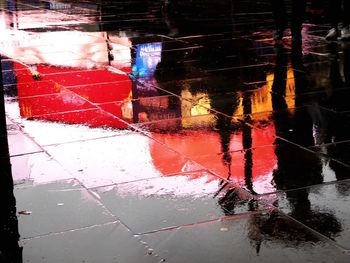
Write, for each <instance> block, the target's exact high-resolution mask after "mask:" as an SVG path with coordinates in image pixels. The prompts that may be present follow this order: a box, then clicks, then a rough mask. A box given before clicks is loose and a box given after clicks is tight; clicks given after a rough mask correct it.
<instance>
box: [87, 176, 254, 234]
mask: <svg viewBox="0 0 350 263" xmlns="http://www.w3.org/2000/svg"><path fill="white" fill-rule="evenodd" d="M93 191H94V192H95V194H96V196H98V198H99V200H100V201H101V202H102V203H103V204H104V205H105V206H106V207H107V208H108V209H109V210H110V211H112V213H113V214H115V215H116V216H117V217H118V218H119V219H120V220H121V221H122V222H123V223H124V224H126V225H127V226H128V227H129V228H130V229H132V230H133V231H134V232H136V233H145V232H152V231H155V230H159V229H163V228H172V227H176V226H180V225H188V224H193V223H196V222H203V221H207V220H213V219H217V218H221V217H224V216H229V215H233V214H240V213H245V212H247V211H249V210H250V209H252V207H256V209H258V208H257V207H258V205H257V203H255V202H254V200H251V197H250V195H249V194H247V193H245V192H244V191H241V190H240V189H238V188H235V187H234V186H232V185H230V184H228V183H225V181H223V180H221V179H219V178H217V177H215V176H213V175H212V174H211V173H208V172H206V171H198V172H190V173H184V174H178V175H174V176H170V177H161V178H155V179H149V180H141V181H137V182H133V183H127V184H118V185H116V186H110V187H102V188H96V189H94V190H93Z"/></svg>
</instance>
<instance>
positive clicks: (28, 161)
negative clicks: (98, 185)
mask: <svg viewBox="0 0 350 263" xmlns="http://www.w3.org/2000/svg"><path fill="white" fill-rule="evenodd" d="M11 164H12V177H13V180H14V183H15V185H17V186H19V185H21V184H23V183H26V181H30V183H47V182H52V181H58V180H63V179H69V178H72V175H71V174H69V173H68V172H67V171H66V170H65V169H64V167H62V166H61V165H60V164H59V163H58V162H57V161H56V160H54V159H53V158H52V157H50V156H49V155H47V154H46V153H33V154H26V155H21V156H15V157H12V158H11Z"/></svg>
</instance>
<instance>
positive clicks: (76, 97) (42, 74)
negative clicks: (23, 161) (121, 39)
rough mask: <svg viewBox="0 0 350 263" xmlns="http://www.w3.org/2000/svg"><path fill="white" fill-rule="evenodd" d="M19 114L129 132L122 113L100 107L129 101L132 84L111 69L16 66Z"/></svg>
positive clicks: (124, 69) (125, 77)
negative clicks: (122, 118) (126, 129)
mask: <svg viewBox="0 0 350 263" xmlns="http://www.w3.org/2000/svg"><path fill="white" fill-rule="evenodd" d="M13 64H14V70H15V72H16V76H17V89H18V100H19V107H20V114H21V116H22V117H24V118H30V119H39V120H48V121H57V122H63V123H68V124H85V125H88V126H90V127H110V128H126V127H127V124H126V123H125V122H123V121H122V120H121V111H115V110H108V109H106V108H105V107H104V108H101V106H100V105H99V104H103V103H110V102H118V101H123V100H125V99H128V98H129V97H130V94H131V85H132V83H131V80H130V79H129V77H128V76H127V73H129V72H130V71H131V69H130V68H123V69H122V71H123V72H125V74H122V73H115V72H111V71H109V70H108V69H96V70H94V69H92V70H82V69H79V68H61V67H54V66H49V65H38V66H36V67H35V69H30V68H29V67H27V66H24V65H23V64H21V63H18V62H14V63H13Z"/></svg>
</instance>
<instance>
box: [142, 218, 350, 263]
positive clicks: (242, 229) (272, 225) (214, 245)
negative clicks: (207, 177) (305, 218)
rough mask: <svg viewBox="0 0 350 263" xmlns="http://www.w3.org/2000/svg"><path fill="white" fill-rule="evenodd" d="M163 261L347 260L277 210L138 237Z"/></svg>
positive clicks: (326, 241)
mask: <svg viewBox="0 0 350 263" xmlns="http://www.w3.org/2000/svg"><path fill="white" fill-rule="evenodd" d="M142 239H143V240H144V241H145V242H147V243H148V244H149V245H150V246H151V247H152V248H154V249H155V251H157V252H158V254H159V256H160V257H162V258H164V259H165V260H166V262H168V261H169V262H223V263H226V262H232V261H234V262H281V259H282V258H284V259H288V260H289V261H291V262H297V261H303V262H305V261H307V262H320V261H324V262H328V261H336V262H348V260H349V255H346V254H344V253H343V251H342V250H340V249H338V248H337V247H335V246H333V245H332V244H331V243H330V242H329V240H326V239H325V238H322V237H320V236H318V235H316V234H314V233H313V232H311V231H310V230H308V229H307V228H305V227H304V226H302V225H300V224H298V223H295V222H294V221H292V220H290V219H288V218H287V217H284V216H283V215H281V214H279V213H277V212H268V211H267V212H264V213H252V214H248V215H246V216H240V217H233V218H228V219H221V220H216V221H213V222H206V223H203V224H194V225H191V226H185V227H180V228H177V229H172V230H168V231H160V232H156V233H152V234H147V235H143V236H142Z"/></svg>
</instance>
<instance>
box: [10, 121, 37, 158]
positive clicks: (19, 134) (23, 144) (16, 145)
mask: <svg viewBox="0 0 350 263" xmlns="http://www.w3.org/2000/svg"><path fill="white" fill-rule="evenodd" d="M6 124H7V135H8V137H7V138H8V144H9V151H10V156H16V155H24V154H31V153H37V152H43V149H42V148H41V147H40V146H39V145H38V144H37V143H35V141H34V140H32V139H31V138H30V137H28V136H27V135H26V134H25V133H24V132H23V131H22V130H21V129H20V127H19V126H18V125H17V124H16V123H14V122H12V121H11V120H9V119H7V118H6Z"/></svg>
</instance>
